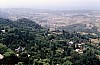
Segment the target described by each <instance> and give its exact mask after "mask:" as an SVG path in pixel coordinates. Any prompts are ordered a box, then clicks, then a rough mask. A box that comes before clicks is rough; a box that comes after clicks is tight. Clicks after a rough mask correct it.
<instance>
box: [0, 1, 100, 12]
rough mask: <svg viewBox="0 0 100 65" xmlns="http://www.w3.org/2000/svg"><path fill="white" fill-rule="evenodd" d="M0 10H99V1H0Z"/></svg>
mask: <svg viewBox="0 0 100 65" xmlns="http://www.w3.org/2000/svg"><path fill="white" fill-rule="evenodd" d="M0 8H34V9H99V10H100V0H0Z"/></svg>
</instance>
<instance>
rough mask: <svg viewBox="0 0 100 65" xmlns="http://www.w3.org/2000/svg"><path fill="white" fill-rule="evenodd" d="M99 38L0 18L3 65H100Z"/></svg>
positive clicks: (0, 55)
mask: <svg viewBox="0 0 100 65" xmlns="http://www.w3.org/2000/svg"><path fill="white" fill-rule="evenodd" d="M91 39H97V40H99V39H100V38H99V35H92V34H80V33H77V32H75V31H74V32H69V31H64V30H62V31H59V30H56V31H49V29H45V28H42V27H41V26H40V25H38V24H37V23H35V22H34V21H31V20H29V19H26V18H22V19H18V20H16V21H12V20H9V19H3V18H0V64H1V65H100V42H99V43H93V42H92V41H91Z"/></svg>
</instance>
